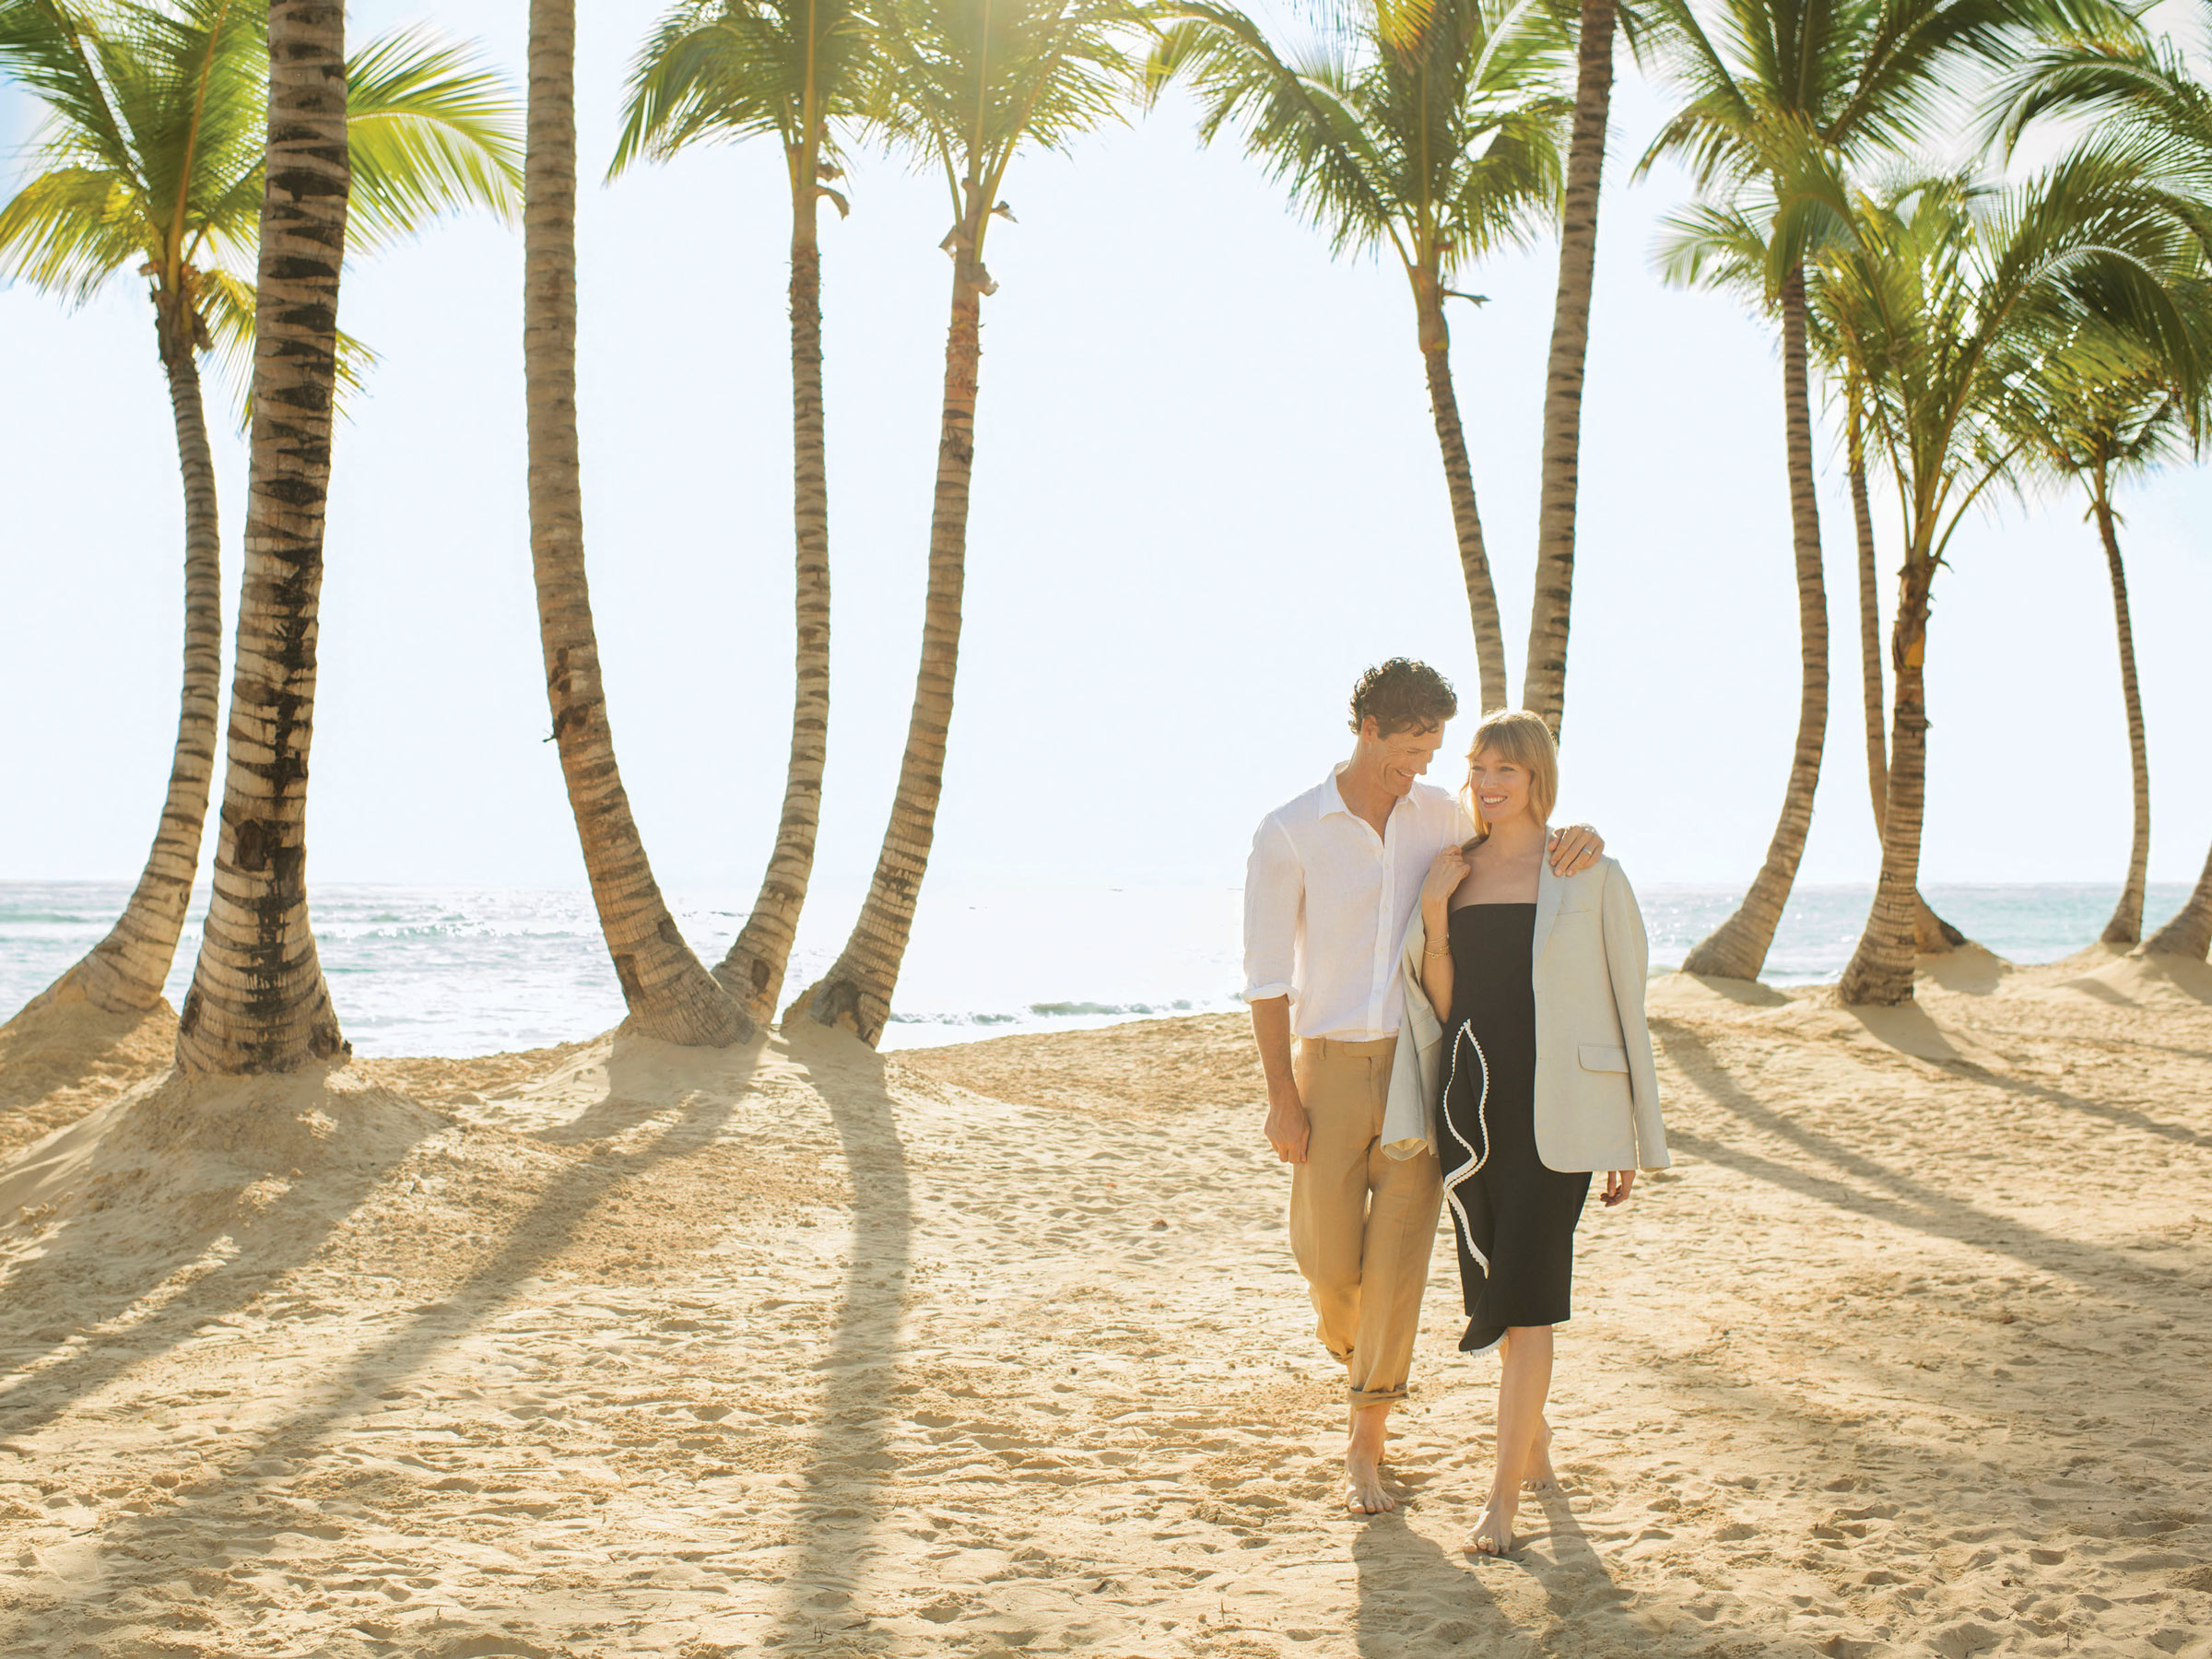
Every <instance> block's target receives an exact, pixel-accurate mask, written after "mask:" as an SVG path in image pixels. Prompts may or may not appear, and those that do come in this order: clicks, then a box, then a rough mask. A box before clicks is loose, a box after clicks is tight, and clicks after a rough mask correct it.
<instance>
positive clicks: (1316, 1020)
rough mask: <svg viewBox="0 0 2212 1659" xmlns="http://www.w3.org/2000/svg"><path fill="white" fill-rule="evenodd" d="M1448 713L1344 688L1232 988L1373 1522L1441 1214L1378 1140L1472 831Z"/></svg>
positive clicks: (1378, 684)
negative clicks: (1425, 959) (1338, 759)
mask: <svg viewBox="0 0 2212 1659" xmlns="http://www.w3.org/2000/svg"><path fill="white" fill-rule="evenodd" d="M1458 712H1459V700H1458V698H1457V696H1456V695H1455V694H1454V693H1453V689H1452V686H1451V682H1450V681H1448V680H1446V679H1445V678H1444V677H1443V676H1442V675H1441V674H1439V673H1437V671H1436V670H1435V669H1433V668H1431V667H1430V666H1429V665H1427V664H1426V663H1415V662H1409V661H1407V660H1406V658H1404V657H1394V658H1392V659H1391V660H1390V661H1389V662H1387V663H1384V664H1382V665H1381V666H1380V667H1376V668H1370V669H1369V670H1368V671H1367V672H1366V673H1365V674H1363V675H1361V676H1360V677H1359V684H1358V685H1357V686H1355V687H1354V688H1352V719H1351V726H1352V729H1353V731H1355V732H1357V733H1358V734H1359V741H1358V742H1357V743H1356V744H1355V745H1354V746H1353V748H1352V758H1351V759H1349V760H1347V761H1345V762H1344V763H1343V764H1342V765H1339V766H1337V767H1335V768H1334V769H1333V770H1332V771H1331V772H1330V775H1329V776H1328V777H1326V778H1324V780H1323V781H1322V782H1320V783H1319V784H1318V785H1316V786H1315V787H1314V788H1312V789H1310V790H1308V791H1307V792H1306V793H1305V794H1301V795H1300V796H1299V797H1298V798H1297V799H1296V800H1294V801H1292V802H1290V803H1289V804H1288V806H1280V807H1277V809H1276V810H1275V811H1273V812H1271V813H1269V814H1268V815H1267V817H1266V818H1265V819H1264V820H1263V821H1262V822H1261V824H1260V828H1259V831H1258V833H1257V834H1256V835H1254V836H1253V843H1252V861H1251V864H1250V865H1248V866H1247V869H1246V873H1245V877H1244V993H1243V995H1244V1000H1245V1001H1246V1002H1248V1003H1250V1004H1251V1005H1252V1030H1253V1038H1254V1039H1255V1040H1256V1041H1257V1042H1258V1043H1259V1048H1260V1064H1261V1065H1262V1067H1263V1068H1264V1069H1265V1072H1266V1075H1267V1125H1266V1134H1267V1140H1268V1143H1269V1145H1271V1146H1273V1147H1274V1148H1275V1152H1276V1156H1277V1158H1279V1159H1282V1161H1283V1162H1285V1163H1287V1164H1289V1165H1291V1166H1292V1168H1291V1171H1290V1248H1291V1253H1292V1254H1293V1255H1295V1256H1296V1257H1297V1260H1298V1268H1299V1271H1300V1273H1301V1274H1303V1275H1304V1276H1305V1279H1306V1284H1307V1288H1308V1290H1309V1293H1310V1294H1311V1295H1312V1299H1313V1310H1314V1312H1316V1313H1317V1314H1319V1315H1320V1324H1319V1326H1318V1328H1317V1330H1316V1332H1315V1334H1316V1335H1319V1336H1320V1338H1321V1340H1322V1342H1323V1343H1324V1345H1326V1347H1328V1350H1329V1352H1330V1353H1332V1354H1334V1355H1335V1357H1336V1358H1337V1359H1340V1360H1342V1361H1343V1362H1344V1364H1345V1367H1346V1370H1347V1373H1348V1380H1349V1385H1350V1394H1349V1400H1350V1406H1351V1417H1350V1425H1349V1434H1348V1437H1347V1441H1346V1445H1345V1453H1344V1472H1345V1482H1346V1487H1345V1503H1346V1505H1347V1507H1348V1508H1350V1509H1353V1510H1356V1511H1358V1512H1360V1513H1362V1514H1370V1515H1371V1514H1378V1513H1380V1512H1382V1511H1384V1510H1388V1509H1392V1508H1394V1507H1395V1505H1394V1500H1392V1499H1391V1497H1390V1495H1389V1494H1388V1493H1387V1492H1385V1491H1384V1490H1383V1489H1382V1472H1381V1464H1382V1449H1383V1437H1384V1431H1385V1429H1386V1426H1387V1422H1388V1418H1389V1417H1390V1408H1391V1407H1392V1406H1394V1405H1396V1404H1397V1403H1398V1402H1399V1401H1400V1400H1402V1399H1404V1398H1405V1397H1406V1373H1407V1372H1408V1371H1409V1370H1410V1369H1411V1365H1412V1359H1413V1339H1414V1334H1415V1332H1416V1330H1417V1329H1418V1326H1419V1324H1420V1314H1421V1291H1422V1289H1423V1288H1424V1287H1425V1286H1426V1285H1427V1283H1428V1278H1429V1256H1430V1249H1431V1247H1432V1245H1433V1244H1434V1241H1435V1238H1436V1220H1437V1210H1438V1206H1439V1205H1440V1203H1441V1184H1440V1182H1439V1180H1438V1175H1437V1164H1436V1159H1435V1157H1434V1156H1433V1155H1431V1154H1428V1153H1422V1154H1420V1155H1418V1156H1417V1157H1413V1158H1407V1159H1393V1158H1388V1157H1385V1156H1384V1155H1383V1152H1382V1110H1383V1105H1384V1102H1385V1101H1386V1100H1387V1098H1388V1095H1389V1090H1390V1065H1391V1057H1392V1053H1393V1052H1394V1048H1395V1046H1396V1042H1395V1040H1396V1035H1397V1029H1398V1018H1399V1006H1398V991H1397V984H1398V949H1399V947H1400V945H1401V944H1402V943H1403V942H1404V940H1405V937H1406V926H1407V924H1409V923H1410V922H1411V920H1412V918H1413V912H1414V910H1415V907H1416V906H1417V904H1418V902H1419V899H1420V891H1421V882H1422V880H1423V878H1424V877H1426V876H1427V875H1428V873H1429V866H1430V863H1431V862H1432V861H1433V860H1434V859H1435V857H1436V855H1437V853H1439V852H1441V851H1442V850H1443V849H1444V848H1445V847H1447V846H1450V845H1453V844H1454V843H1455V842H1459V841H1466V840H1468V839H1469V838H1470V837H1472V836H1473V835H1474V833H1475V825H1474V822H1473V820H1472V819H1471V818H1469V817H1468V816H1467V814H1466V811H1465V808H1463V807H1462V806H1460V804H1459V801H1458V800H1457V798H1456V797H1455V796H1454V795H1453V794H1451V793H1449V792H1448V791H1445V790H1441V789H1438V788H1436V787H1435V786H1433V785H1432V784H1428V783H1423V782H1421V781H1420V778H1421V774H1422V773H1424V772H1426V771H1428V770H1429V763H1430V760H1432V759H1435V757H1436V752H1437V750H1438V748H1440V747H1441V746H1442V744H1443V740H1444V724H1445V722H1447V721H1449V720H1450V719H1451V718H1452V717H1453V715H1454V714H1456V713H1458ZM1603 849H1604V842H1603V841H1601V840H1600V839H1599V838H1598V835H1597V833H1596V831H1595V830H1591V829H1589V828H1588V827H1587V826H1577V827H1576V828H1574V829H1571V830H1564V831H1560V832H1557V833H1555V834H1554V835H1553V837H1552V844H1551V848H1550V853H1549V856H1550V859H1551V865H1552V868H1553V869H1555V870H1557V871H1558V872H1559V874H1560V875H1562V876H1571V875H1573V874H1575V873H1576V872H1577V871H1580V870H1583V869H1586V868H1587V867H1588V866H1589V865H1591V864H1592V863H1594V861H1595V860H1596V858H1597V856H1598V854H1599V853H1600V852H1601V851H1603ZM1293 1036H1295V1037H1296V1038H1297V1040H1298V1052H1297V1057H1296V1059H1295V1060H1294V1059H1293V1058H1292V1055H1291V1039H1292V1037H1293Z"/></svg>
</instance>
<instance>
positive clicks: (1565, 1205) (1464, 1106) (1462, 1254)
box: [1437, 904, 1590, 1354]
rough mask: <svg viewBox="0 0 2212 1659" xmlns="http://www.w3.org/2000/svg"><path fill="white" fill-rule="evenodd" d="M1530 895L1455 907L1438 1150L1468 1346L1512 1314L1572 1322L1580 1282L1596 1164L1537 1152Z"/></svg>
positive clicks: (1488, 1341)
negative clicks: (1579, 1167)
mask: <svg viewBox="0 0 2212 1659" xmlns="http://www.w3.org/2000/svg"><path fill="white" fill-rule="evenodd" d="M1535 926H1536V907H1535V905H1533V904H1468V905H1463V906H1461V907H1460V908H1459V909H1458V910H1455V911H1453V912H1451V917H1450V929H1451V936H1452V1018H1451V1022H1450V1024H1449V1025H1448V1026H1447V1027H1446V1029H1445V1036H1446V1039H1447V1043H1448V1046H1447V1048H1446V1050H1445V1058H1444V1066H1445V1077H1447V1079H1448V1082H1447V1083H1446V1086H1445V1088H1444V1110H1443V1117H1444V1132H1443V1134H1442V1135H1441V1136H1440V1137H1439V1144H1438V1147H1437V1150H1438V1152H1439V1153H1440V1154H1441V1163H1442V1167H1443V1178H1444V1201H1445V1203H1446V1204H1447V1205H1448V1206H1450V1207H1451V1210H1452V1227H1453V1232H1454V1233H1455V1234H1457V1236H1458V1240H1459V1282H1460V1286H1461V1288H1462V1290H1463V1292H1464V1294H1465V1300H1466V1309H1467V1332H1466V1335H1464V1336H1462V1337H1461V1338H1460V1339H1459V1346H1460V1347H1461V1349H1462V1350H1463V1351H1465V1352H1467V1353H1472V1354H1480V1353H1487V1352H1488V1351H1489V1349H1491V1348H1492V1347H1496V1346H1497V1344H1498V1339H1499V1338H1500V1337H1501V1336H1503V1335H1505V1331H1506V1327H1507V1326H1508V1325H1548V1324H1563V1323H1564V1322H1565V1321H1566V1320H1567V1318H1568V1316H1569V1313H1570V1312H1571V1308H1570V1303H1571V1300H1572V1294H1573V1288H1574V1228H1575V1223H1576V1222H1577V1221H1579V1220H1581V1219H1582V1214H1583V1201H1584V1200H1585V1199H1586V1198H1587V1197H1588V1196H1589V1195H1590V1175H1589V1171H1577V1172H1575V1173H1572V1174H1568V1173H1564V1172H1562V1171H1558V1170H1550V1169H1547V1168H1545V1166H1544V1161H1543V1160H1542V1159H1539V1158H1538V1157H1537V1156H1536V1122H1535V1085H1536V994H1535V984H1534V983H1533V982H1532V979H1531V967H1532V964H1531V962H1530V945H1531V942H1532V940H1533V939H1534V937H1535Z"/></svg>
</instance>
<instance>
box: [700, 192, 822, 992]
mask: <svg viewBox="0 0 2212 1659" xmlns="http://www.w3.org/2000/svg"><path fill="white" fill-rule="evenodd" d="M817 203H818V197H817V196H816V194H815V186H814V182H813V180H812V179H811V178H806V177H804V176H802V178H801V181H800V184H799V187H798V191H797V194H795V195H794V199H793V203H792V231H791V415H792V518H793V523H794V526H795V528H796V531H797V537H796V539H797V543H798V580H797V595H798V665H797V675H796V682H797V691H796V695H795V698H794V704H793V707H792V712H791V760H790V764H789V766H788V768H787V769H786V771H785V774H784V779H783V816H782V821H781V822H780V823H779V824H778V825H777V827H776V845H775V850H774V851H773V852H772V853H771V854H770V855H769V861H768V872H767V874H766V875H764V876H763V877H761V879H760V892H759V897H757V898H756V899H755V900H753V909H752V913H751V914H750V915H748V916H747V917H746V919H745V926H744V927H743V928H741V929H740V930H739V931H738V934H737V938H736V941H735V943H734V944H733V945H731V947H730V951H729V954H728V955H727V956H725V957H724V958H723V959H722V965H721V966H720V967H719V968H717V969H715V971H714V977H715V978H716V979H718V980H720V981H721V982H723V984H724V985H725V986H727V987H728V989H729V992H730V994H731V995H732V996H734V997H735V998H736V999H737V1002H738V1004H739V1006H742V1007H743V1008H744V1009H745V1011H746V1012H747V1014H748V1015H749V1016H751V1018H754V1019H755V1020H758V1021H759V1022H761V1023H763V1024H765V1023H766V1022H767V1021H768V1020H770V1019H771V1018H774V1017H775V1012H776V997H777V994H779V993H780V992H781V991H782V989H783V971H784V969H785V967H786V966H787V965H788V964H789V962H790V961H791V946H792V941H793V939H794V937H796V936H797V934H798V927H799V912H800V911H801V910H802V909H803V908H804V907H805V905H806V883H807V881H808V879H809V878H810V877H812V875H813V873H814V841H815V830H816V828H817V827H818V825H819V824H820V822H821V815H822V772H823V770H824V768H825V767H826V766H827V764H828V760H829V737H830V486H829V473H830V462H829V449H828V444H827V441H826V440H825V438H824V436H823V431H822V256H821V249H820V247H819V245H818V241H817V240H816V235H815V217H816V213H815V210H816V206H817Z"/></svg>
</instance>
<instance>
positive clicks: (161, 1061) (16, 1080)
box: [0, 998, 177, 1158]
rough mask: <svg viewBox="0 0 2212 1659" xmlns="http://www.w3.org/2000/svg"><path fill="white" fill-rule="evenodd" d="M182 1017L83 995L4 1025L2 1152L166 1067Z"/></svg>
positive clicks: (0, 1050)
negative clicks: (112, 1005) (103, 1003)
mask: <svg viewBox="0 0 2212 1659" xmlns="http://www.w3.org/2000/svg"><path fill="white" fill-rule="evenodd" d="M176 1041H177V1017H176V1014H175V1012H174V1011H173V1010H172V1009H171V1007H170V1006H169V1005H168V1004H167V1003H166V1002H165V1003H162V1004H160V1005H159V1006H157V1007H155V1008H153V1009H152V1010H150V1011H149V1012H147V1013H145V1014H103V1013H101V1012H100V1010H98V1009H97V1008H94V1007H92V1006H89V1005H88V1004H87V1003H86V1002H84V1001H83V1000H82V999H81V998H77V999H72V1000H69V1001H57V1002H50V1003H45V1004H41V1005H37V1006H31V1007H28V1008H25V1009H24V1010H23V1011H22V1012H20V1013H19V1014H18V1015H17V1016H16V1017H15V1018H13V1019H11V1020H9V1021H8V1022H7V1023H6V1025H4V1026H0V1158H6V1157H7V1156H9V1155H11V1154H13V1153H15V1152H17V1151H18V1150H19V1149H21V1148H22V1147H28V1146H29V1145H30V1144H31V1143H32V1142H33V1141H36V1140H38V1139H39V1138H40V1137H41V1136H42V1135H47V1134H49V1133H51V1132H52V1131H53V1129H55V1128H57V1127H58V1126H60V1125H61V1124H65V1123H68V1122H70V1121H71V1120H72V1119H75V1118H78V1117H82V1116H83V1115H84V1114H85V1113H86V1112H89V1111H91V1110H92V1109H93V1108H94V1107H96V1106H99V1105H101V1104H103V1103H104V1102H106V1101H109V1100H113V1099H114V1098H115V1097H116V1096H117V1095H119V1094H121V1093H122V1092H123V1091H124V1089H126V1088H130V1087H131V1085H133V1084H135V1083H137V1082H140V1081H142V1080H143V1079H145V1078H147V1077H152V1076H155V1075H156V1074H158V1073H159V1072H161V1071H163V1070H166V1069H167V1067H168V1065H169V1064H170V1059H171V1054H172V1053H173V1052H174V1050H175V1047H176Z"/></svg>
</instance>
